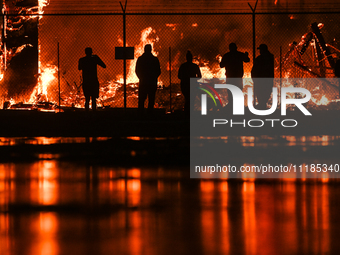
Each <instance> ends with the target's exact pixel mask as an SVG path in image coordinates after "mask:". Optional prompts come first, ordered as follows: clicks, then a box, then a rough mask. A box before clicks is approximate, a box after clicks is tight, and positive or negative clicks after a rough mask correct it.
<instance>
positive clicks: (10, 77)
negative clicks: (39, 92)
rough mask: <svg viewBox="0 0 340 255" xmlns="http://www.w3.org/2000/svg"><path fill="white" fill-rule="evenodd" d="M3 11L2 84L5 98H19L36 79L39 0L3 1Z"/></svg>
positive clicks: (31, 89) (28, 89)
mask: <svg viewBox="0 0 340 255" xmlns="http://www.w3.org/2000/svg"><path fill="white" fill-rule="evenodd" d="M2 12H3V14H6V16H3V17H4V19H3V26H2V43H1V49H2V72H3V75H4V72H5V75H4V76H3V77H4V78H3V84H4V87H5V88H6V89H7V98H18V99H19V98H20V96H21V95H22V94H27V93H31V92H32V91H33V89H34V87H35V85H36V84H37V81H38V73H39V72H38V68H39V64H38V57H39V53H38V51H39V46H38V24H39V16H38V15H37V14H38V12H39V8H38V0H33V1H32V0H27V1H5V3H4V4H3V8H2Z"/></svg>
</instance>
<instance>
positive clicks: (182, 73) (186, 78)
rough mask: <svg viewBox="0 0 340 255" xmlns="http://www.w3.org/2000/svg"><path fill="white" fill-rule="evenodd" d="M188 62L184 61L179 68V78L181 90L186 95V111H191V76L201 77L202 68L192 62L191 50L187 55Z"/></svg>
mask: <svg viewBox="0 0 340 255" xmlns="http://www.w3.org/2000/svg"><path fill="white" fill-rule="evenodd" d="M186 59H187V62H185V63H183V64H182V65H181V66H180V67H179V70H178V79H180V80H181V90H182V94H183V96H184V100H185V103H184V111H185V113H189V110H190V108H189V106H190V78H201V77H202V74H201V70H200V68H199V66H198V65H196V64H194V63H192V54H191V52H190V51H188V52H187V55H186Z"/></svg>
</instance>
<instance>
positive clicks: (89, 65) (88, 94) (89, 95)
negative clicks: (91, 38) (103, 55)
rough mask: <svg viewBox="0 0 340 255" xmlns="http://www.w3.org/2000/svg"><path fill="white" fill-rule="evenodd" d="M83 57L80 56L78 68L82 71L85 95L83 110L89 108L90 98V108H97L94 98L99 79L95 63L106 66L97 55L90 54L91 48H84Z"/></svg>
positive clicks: (97, 90) (95, 97)
mask: <svg viewBox="0 0 340 255" xmlns="http://www.w3.org/2000/svg"><path fill="white" fill-rule="evenodd" d="M85 55H86V56H85V57H83V58H80V59H79V62H78V70H81V71H82V76H83V84H82V87H83V92H84V96H85V110H86V111H88V110H89V104H90V99H91V100H92V110H93V111H95V110H96V108H97V104H96V100H97V98H98V97H99V81H98V77H97V65H99V66H101V67H103V68H106V65H105V64H104V62H103V61H102V60H101V59H100V58H99V57H98V56H97V55H92V48H86V49H85Z"/></svg>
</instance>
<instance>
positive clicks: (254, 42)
mask: <svg viewBox="0 0 340 255" xmlns="http://www.w3.org/2000/svg"><path fill="white" fill-rule="evenodd" d="M258 1H259V0H256V3H255V6H254V8H253V7H252V6H251V5H250V3H248V5H249V7H250V9H251V11H252V18H253V64H254V62H255V56H256V32H255V11H256V6H257V3H258ZM253 101H254V105H255V104H256V102H255V90H254V87H253Z"/></svg>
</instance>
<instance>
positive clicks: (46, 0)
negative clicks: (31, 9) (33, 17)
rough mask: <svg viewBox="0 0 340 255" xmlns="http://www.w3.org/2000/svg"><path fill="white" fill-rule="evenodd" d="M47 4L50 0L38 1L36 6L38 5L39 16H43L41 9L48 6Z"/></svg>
mask: <svg viewBox="0 0 340 255" xmlns="http://www.w3.org/2000/svg"><path fill="white" fill-rule="evenodd" d="M49 3H50V0H39V2H38V4H39V6H38V9H39V10H38V12H39V14H43V13H44V11H43V9H44V7H46V6H47V5H49Z"/></svg>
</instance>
